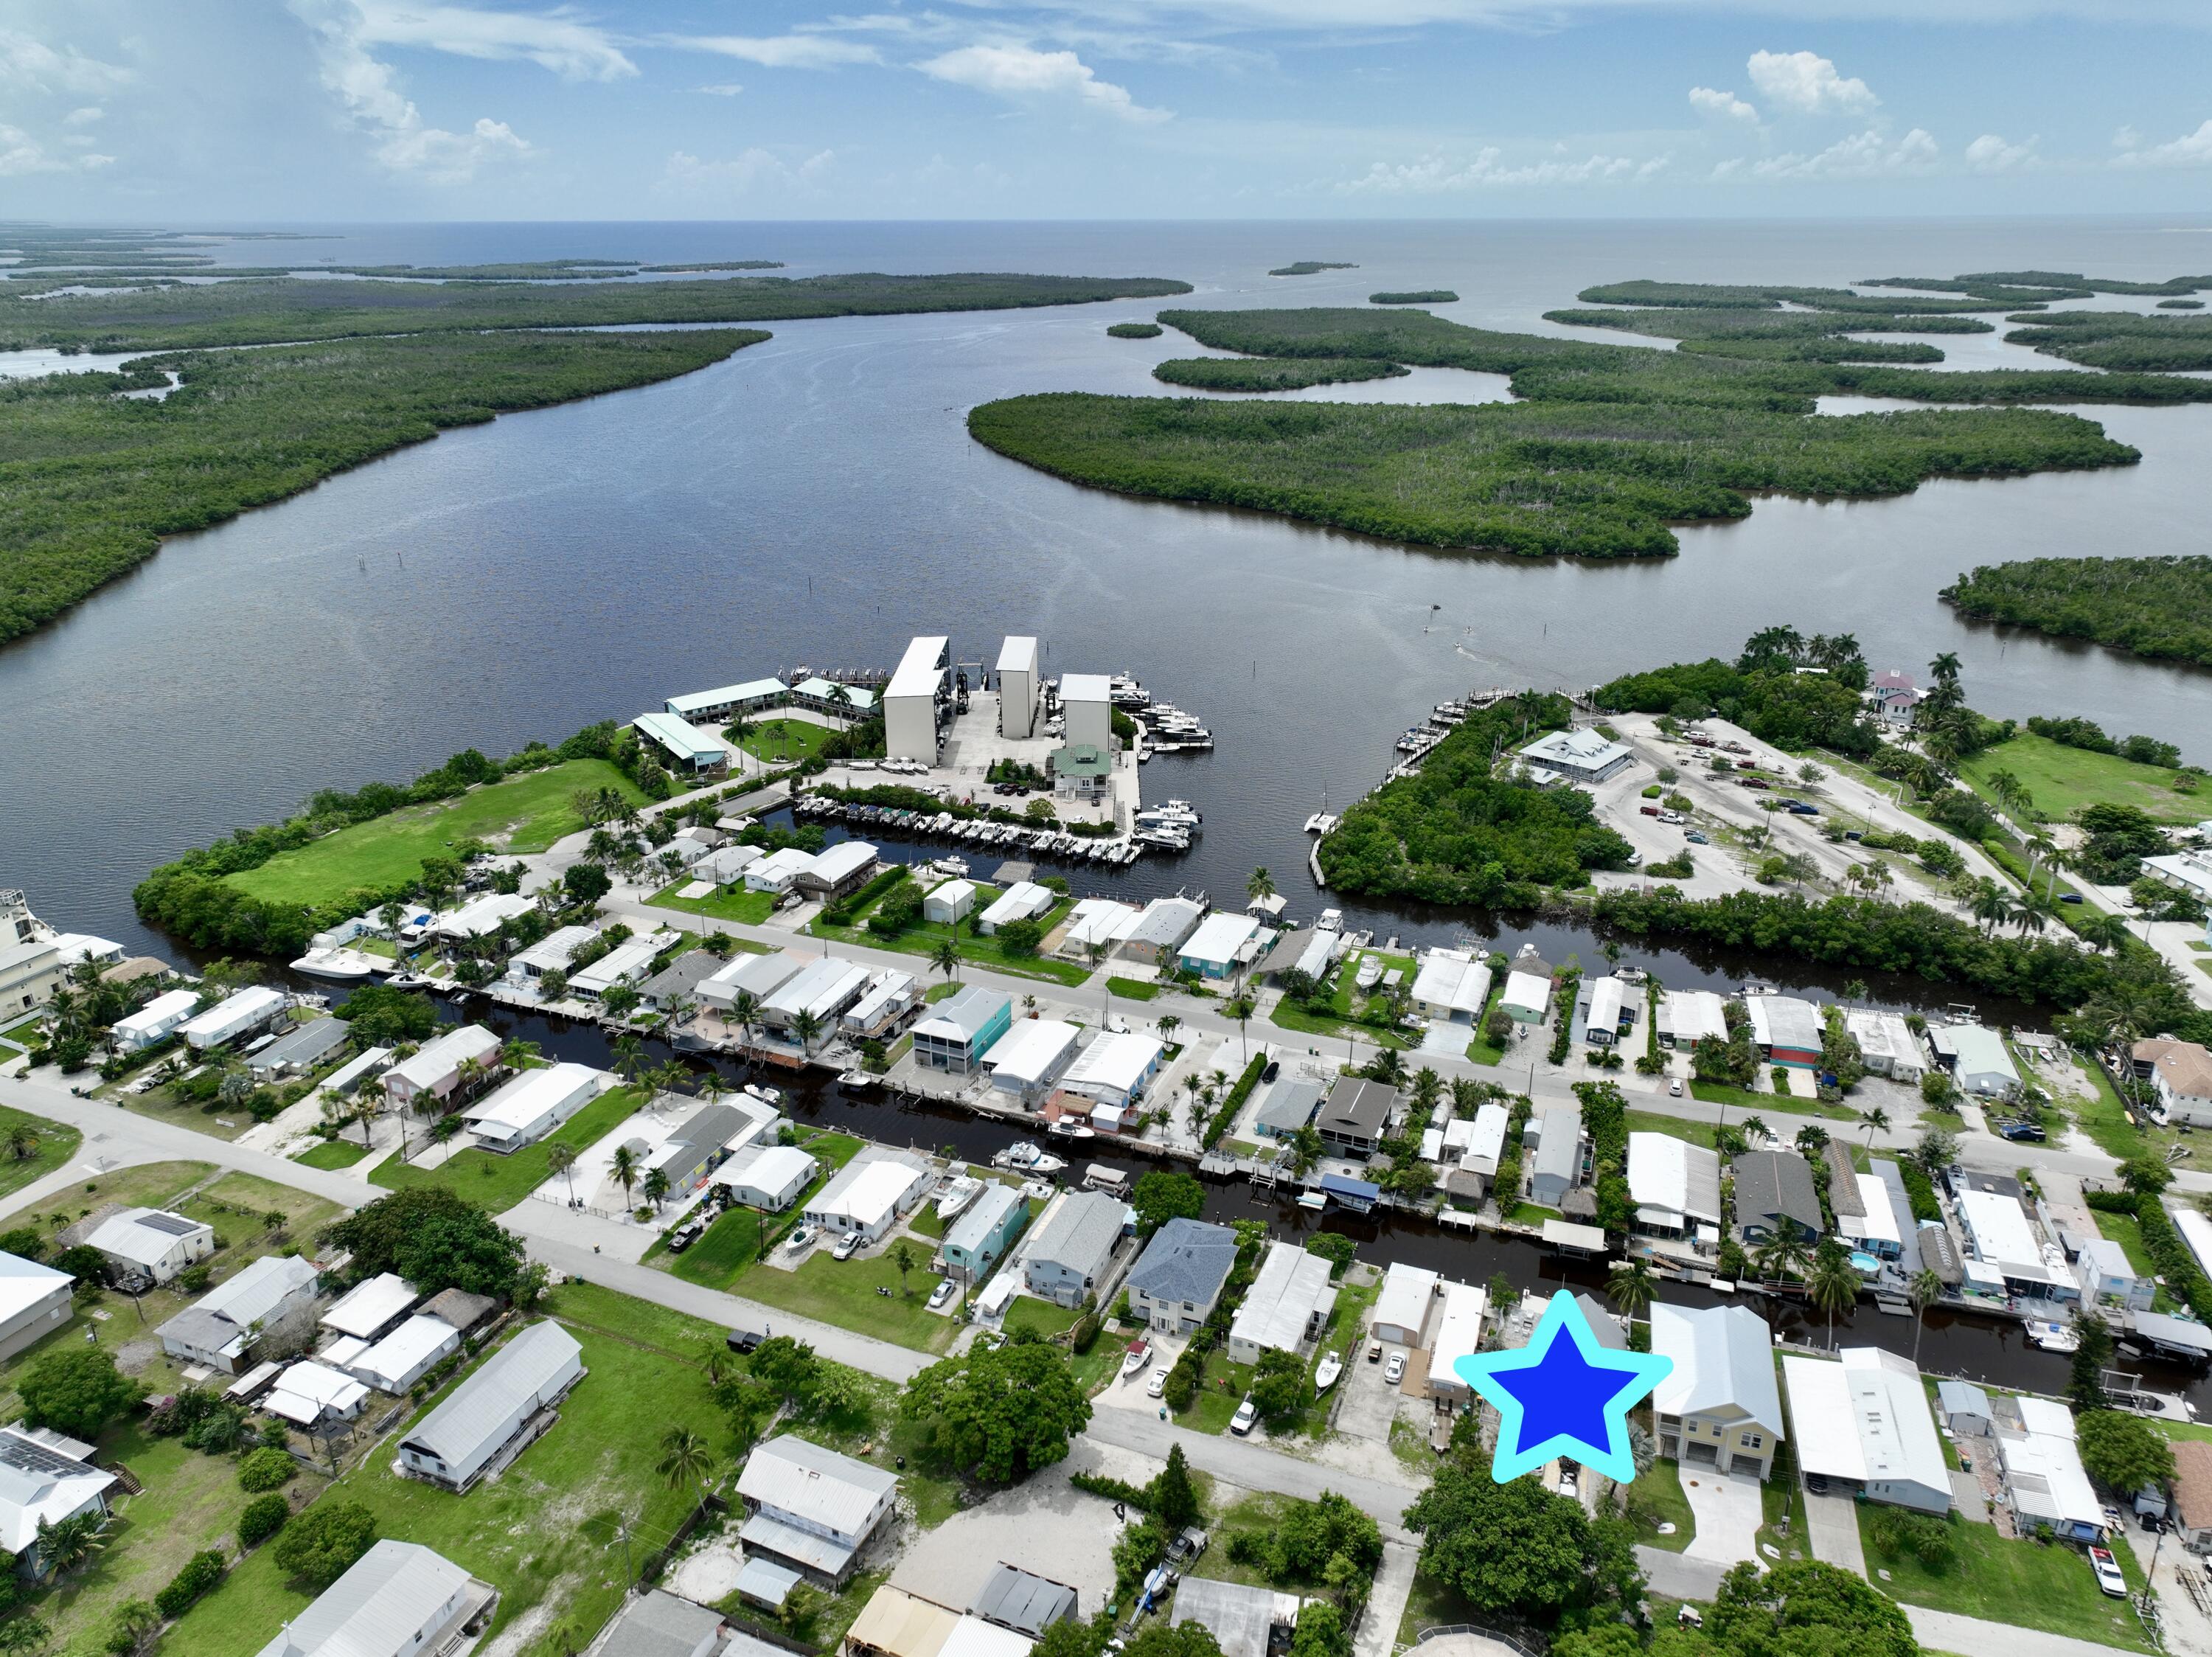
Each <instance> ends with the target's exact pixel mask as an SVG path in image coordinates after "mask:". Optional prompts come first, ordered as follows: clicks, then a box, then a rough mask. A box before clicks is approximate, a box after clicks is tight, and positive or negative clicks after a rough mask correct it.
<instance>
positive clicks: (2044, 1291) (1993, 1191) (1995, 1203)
mask: <svg viewBox="0 0 2212 1657" xmlns="http://www.w3.org/2000/svg"><path fill="white" fill-rule="evenodd" d="M1956 1208H1957V1213H1958V1216H1959V1229H1960V1233H1961V1234H1962V1235H1963V1236H1964V1237H1965V1239H1966V1246H1967V1248H1968V1249H1969V1250H1970V1251H1972V1258H1970V1259H1968V1261H1967V1262H1966V1281H1967V1282H1968V1283H1969V1284H1970V1285H1972V1286H1974V1287H1977V1288H1979V1289H1981V1290H1982V1291H1983V1292H1984V1293H1986V1294H1990V1295H1997V1296H2000V1297H2003V1296H2008V1295H2009V1296H2016V1297H2018V1298H2021V1299H2023V1300H2048V1301H2060V1302H2065V1303H2070V1302H2072V1301H2078V1300H2079V1299H2080V1298H2081V1285H2080V1284H2079V1283H2078V1282H2075V1279H2074V1276H2073V1275H2072V1274H2071V1273H2070V1272H2069V1271H2067V1270H2065V1269H2064V1257H2063V1256H2062V1255H2061V1254H2060V1253H2059V1252H2058V1249H2057V1246H2056V1245H2055V1244H2054V1245H2051V1246H2048V1247H2047V1248H2046V1246H2045V1244H2044V1242H2043V1240H2042V1239H2041V1238H2040V1237H2039V1235H2038V1232H2037V1227H2036V1223H2035V1221H2033V1220H2032V1219H2030V1218H2029V1217H2028V1213H2027V1209H2026V1208H2025V1207H2024V1206H2023V1205H2022V1203H2021V1191H2020V1186H2019V1183H2018V1182H2017V1181H2015V1180H2014V1179H2010V1178H2009V1177H2008V1176H2006V1175H2002V1174H1994V1175H1992V1174H1977V1175H1974V1176H1972V1177H1971V1183H1970V1184H1969V1185H1967V1186H1966V1188H1965V1189H1962V1190H1960V1191H1958V1192H1957V1194H1956ZM2054 1262H2055V1264H2054Z"/></svg>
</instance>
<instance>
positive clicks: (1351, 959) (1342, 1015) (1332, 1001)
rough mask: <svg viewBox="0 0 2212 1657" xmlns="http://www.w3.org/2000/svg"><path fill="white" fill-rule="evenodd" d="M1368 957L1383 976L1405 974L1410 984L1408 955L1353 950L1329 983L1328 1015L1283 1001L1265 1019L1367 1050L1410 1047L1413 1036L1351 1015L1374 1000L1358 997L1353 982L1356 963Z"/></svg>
mask: <svg viewBox="0 0 2212 1657" xmlns="http://www.w3.org/2000/svg"><path fill="white" fill-rule="evenodd" d="M1370 955H1372V956H1373V957H1374V958H1375V959H1377V960H1379V961H1381V962H1382V963H1383V970H1384V972H1386V973H1387V972H1389V971H1391V970H1392V969H1396V970H1399V971H1401V972H1404V973H1405V975H1406V982H1407V983H1408V984H1410V983H1412V982H1413V973H1414V971H1415V964H1414V960H1413V957H1412V956H1411V955H1388V954H1384V953H1383V952H1382V951H1380V950H1376V949H1355V950H1352V952H1351V953H1348V954H1347V955H1346V956H1345V958H1344V961H1343V964H1342V965H1341V966H1340V967H1339V968H1338V969H1337V972H1336V975H1335V976H1334V978H1331V979H1330V980H1329V1006H1330V1008H1331V1011H1330V1012H1329V1013H1328V1014H1318V1013H1310V1012H1308V1011H1307V1010H1306V1009H1305V1008H1302V1007H1293V1006H1291V1004H1290V1003H1289V1002H1287V1001H1279V1002H1276V1003H1275V1008H1274V1010H1273V1012H1271V1013H1270V1014H1268V1015H1267V1016H1268V1017H1269V1018H1270V1019H1272V1020H1273V1021H1274V1022H1275V1023H1276V1024H1277V1025H1279V1026H1281V1027H1282V1028H1284V1029H1285V1030H1296V1031H1297V1032H1299V1033H1301V1034H1303V1035H1310V1036H1337V1037H1346V1036H1350V1037H1352V1038H1354V1039H1358V1040H1360V1041H1364V1042H1365V1043H1367V1044H1368V1045H1370V1047H1396V1048H1400V1049H1404V1048H1407V1047H1411V1046H1413V1045H1414V1040H1415V1039H1414V1038H1413V1036H1411V1035H1408V1034H1406V1033H1401V1032H1399V1031H1395V1030H1383V1029H1379V1028H1377V1027H1376V1026H1373V1025H1369V1024H1363V1023H1361V1022H1359V1020H1358V1018H1357V1017H1356V1016H1355V1013H1356V1012H1357V1011H1359V1010H1362V1009H1364V1008H1369V1007H1372V1006H1373V1005H1375V1004H1376V996H1363V995H1361V994H1360V993H1359V991H1358V989H1357V988H1356V987H1355V982H1354V981H1355V980H1356V979H1357V978H1358V974H1359V966H1360V963H1361V962H1362V961H1364V960H1365V959H1367V958H1368V957H1369V956H1370ZM1376 987H1377V989H1378V990H1379V989H1380V987H1381V986H1380V984H1377V986H1376ZM1355 1001H1356V1002H1358V1008H1355V1007H1354V1005H1353V1003H1354V1002H1355Z"/></svg>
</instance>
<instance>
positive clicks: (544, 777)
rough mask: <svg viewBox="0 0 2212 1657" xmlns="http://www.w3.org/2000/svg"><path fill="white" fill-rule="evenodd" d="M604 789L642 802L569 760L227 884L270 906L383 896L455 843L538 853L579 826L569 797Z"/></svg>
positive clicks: (404, 814)
mask: <svg viewBox="0 0 2212 1657" xmlns="http://www.w3.org/2000/svg"><path fill="white" fill-rule="evenodd" d="M603 788H606V789H617V790H619V791H620V793H621V794H622V795H623V798H624V799H626V800H629V801H633V802H636V801H642V800H643V799H644V798H645V796H644V795H642V794H641V793H639V792H638V790H637V789H636V787H635V785H634V784H633V783H631V782H630V780H629V778H628V777H624V776H623V774H622V773H621V772H620V771H617V770H616V769H615V768H614V766H613V765H611V764H610V763H609V762H607V761H606V760H604V759H570V760H566V761H563V762H562V764H560V765H549V766H547V767H546V768H545V769H544V771H527V772H525V773H523V774H522V775H521V776H519V777H507V778H506V779H504V780H503V781H501V782H497V783H488V784H486V785H485V786H484V787H483V788H478V789H470V790H469V791H468V792H467V793H466V794H465V795H461V796H460V797H459V799H457V800H443V801H439V802H437V803H436V804H435V805H428V806H409V807H405V808H404V809H403V810H400V811H395V812H392V813H388V814H386V815H385V816H382V817H378V818H374V819H371V820H369V821H368V822H366V823H356V824H354V825H352V826H351V827H349V828H343V829H340V830H339V831H338V832H337V833H335V834H329V835H325V836H324V837H323V838H321V839H319V840H317V841H315V842H313V844H309V845H304V846H301V847H299V848H298V849H297V850H292V851H280V852H278V853H277V854H276V856H274V857H271V858H270V860H269V861H268V862H265V863H264V864H262V865H261V867H260V868H250V869H245V870H242V871H240V873H238V874H232V875H228V876H227V877H226V878H227V879H228V880H230V881H231V882H232V883H233V884H234V885H235V886H239V887H240V889H241V890H243V891H246V892H250V893H252V895H253V896H254V897H257V898H265V899H268V900H269V901H270V902H271V903H284V904H309V905H313V904H325V903H331V902H334V901H336V900H337V899H340V898H343V897H344V896H345V895H346V894H347V893H348V892H358V891H361V890H363V889H369V890H374V891H382V890H384V889H385V888H386V887H387V886H398V885H401V884H402V883H404V882H405V881H408V880H413V879H414V878H415V877H416V875H417V874H420V873H421V872H422V860H423V859H424V858H425V857H431V856H438V855H440V854H441V853H443V852H445V851H447V850H449V849H450V848H451V847H452V846H453V844H455V843H456V842H458V841H461V840H493V841H495V842H501V843H502V844H504V847H505V849H506V850H509V851H543V850H545V848H546V847H548V846H550V845H551V844H553V843H554V842H555V841H556V840H557V839H559V838H561V837H562V835H564V834H573V833H574V832H575V831H576V830H578V829H580V828H581V827H583V826H584V822H583V819H581V818H580V817H579V816H578V815H577V814H576V812H575V808H574V807H573V806H571V805H570V804H569V803H568V801H569V796H570V795H574V793H575V792H576V790H577V789H603ZM501 837H504V839H503V842H502V841H501Z"/></svg>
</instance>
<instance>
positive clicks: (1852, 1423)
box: [1782, 1346, 1950, 1491]
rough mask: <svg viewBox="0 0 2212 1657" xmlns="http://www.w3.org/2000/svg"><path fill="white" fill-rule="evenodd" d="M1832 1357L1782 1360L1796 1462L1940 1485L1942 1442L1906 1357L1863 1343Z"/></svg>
mask: <svg viewBox="0 0 2212 1657" xmlns="http://www.w3.org/2000/svg"><path fill="white" fill-rule="evenodd" d="M1838 1356H1839V1357H1840V1359H1841V1360H1842V1361H1841V1362H1834V1363H1832V1362H1826V1360H1823V1359H1820V1358H1802V1357H1796V1356H1790V1357H1785V1358H1784V1359H1783V1360H1782V1380H1783V1384H1784V1386H1785V1387H1787V1388H1788V1390H1789V1393H1790V1427H1791V1428H1792V1429H1793V1430H1794V1431H1795V1433H1796V1441H1797V1465H1799V1466H1800V1467H1802V1468H1803V1469H1804V1470H1805V1471H1807V1472H1808V1473H1826V1474H1828V1475H1830V1476H1832V1477H1838V1478H1850V1479H1861V1480H1864V1481H1866V1482H1867V1483H1905V1484H1918V1485H1921V1486H1923V1487H1924V1488H1926V1489H1929V1490H1932V1491H1947V1490H1948V1489H1950V1475H1949V1472H1948V1470H1947V1469H1946V1467H1945V1466H1944V1464H1943V1447H1942V1443H1941V1442H1940V1441H1938V1440H1937V1438H1936V1422H1935V1421H1934V1419H1933V1418H1932V1417H1931V1416H1929V1412H1928V1395H1927V1393H1926V1392H1924V1391H1923V1389H1922V1387H1921V1385H1920V1371H1919V1370H1918V1369H1917V1368H1915V1367H1914V1365H1913V1363H1912V1362H1911V1359H1909V1358H1901V1357H1899V1356H1898V1355H1896V1354H1895V1353H1893V1352H1885V1351H1882V1350H1881V1349H1880V1348H1878V1347H1871V1346H1847V1347H1845V1348H1844V1349H1843V1351H1842V1352H1841V1353H1840V1354H1838Z"/></svg>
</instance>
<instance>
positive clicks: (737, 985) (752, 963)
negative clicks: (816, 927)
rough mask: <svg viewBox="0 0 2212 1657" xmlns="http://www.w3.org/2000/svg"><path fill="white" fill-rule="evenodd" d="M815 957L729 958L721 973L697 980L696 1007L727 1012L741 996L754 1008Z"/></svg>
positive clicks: (775, 952) (777, 953)
mask: <svg viewBox="0 0 2212 1657" xmlns="http://www.w3.org/2000/svg"><path fill="white" fill-rule="evenodd" d="M819 959H821V957H819V956H818V955H808V954H801V953H793V951H791V950H788V949H772V950H770V951H769V953H766V954H765V955H752V954H741V955H732V956H731V957H730V959H728V961H727V962H726V963H725V964H724V965H723V966H722V967H721V968H720V971H718V972H714V974H713V975H712V976H710V977H708V978H702V979H701V980H700V982H699V989H698V992H697V993H698V998H699V1004H700V1005H701V1006H702V1007H711V1008H714V1009H715V1010H716V1011H717V1012H721V1013H727V1012H728V1011H729V1010H730V1008H732V1007H733V1006H734V1005H736V1003H737V1000H738V997H739V996H751V997H752V999H753V1002H754V1004H755V1005H756V1006H757V1005H758V1004H759V1003H760V1002H762V1001H763V1000H765V999H766V998H767V997H768V996H772V995H774V994H775V992H776V991H777V990H781V988H782V987H783V986H784V985H785V984H788V983H790V982H791V980H792V979H793V978H795V977H796V976H798V973H799V969H800V968H802V967H804V966H806V965H807V964H808V963H810V962H811V961H816V960H819Z"/></svg>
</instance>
